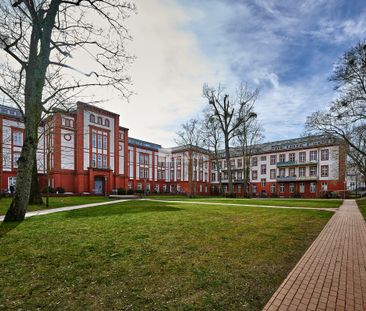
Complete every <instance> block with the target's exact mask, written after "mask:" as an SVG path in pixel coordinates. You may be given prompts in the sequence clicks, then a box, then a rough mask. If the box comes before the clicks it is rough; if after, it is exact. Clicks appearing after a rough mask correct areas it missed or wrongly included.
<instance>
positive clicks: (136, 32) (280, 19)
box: [103, 0, 366, 147]
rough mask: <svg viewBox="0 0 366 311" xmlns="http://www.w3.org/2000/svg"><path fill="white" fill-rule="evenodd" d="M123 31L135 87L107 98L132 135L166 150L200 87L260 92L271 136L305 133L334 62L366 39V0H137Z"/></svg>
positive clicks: (198, 104)
mask: <svg viewBox="0 0 366 311" xmlns="http://www.w3.org/2000/svg"><path fill="white" fill-rule="evenodd" d="M135 3H136V5H137V11H138V14H136V15H132V16H131V17H130V18H129V20H128V22H127V27H128V28H129V29H130V33H131V35H132V36H133V38H134V39H133V41H132V42H130V43H128V45H127V48H128V50H129V51H130V53H132V54H134V55H135V56H136V61H135V62H134V64H133V65H132V66H131V68H130V69H129V74H130V75H131V79H132V82H133V85H132V86H131V90H132V91H133V92H134V93H135V94H134V95H133V96H132V97H131V98H130V101H129V102H126V101H122V100H120V99H117V98H111V99H110V101H108V102H107V103H104V104H103V106H104V107H105V108H106V109H109V110H112V111H114V112H116V113H119V114H120V124H121V126H125V127H128V128H129V129H130V136H132V137H135V138H140V139H143V140H147V141H152V142H155V143H158V144H161V145H163V146H165V147H170V146H172V145H174V138H175V137H176V134H175V133H176V131H177V130H178V129H179V127H180V124H181V123H182V122H184V121H186V120H188V119H189V118H192V117H197V116H198V114H199V112H200V111H201V110H202V108H203V107H205V105H207V103H206V101H205V99H204V98H203V97H202V86H203V84H204V83H208V84H209V85H210V86H217V85H218V84H219V83H221V84H223V85H224V86H226V87H227V89H228V92H231V91H232V90H233V89H235V87H237V86H238V85H239V83H240V82H243V83H247V84H248V85H249V87H251V88H253V89H254V88H259V90H260V95H259V98H258V100H257V103H256V111H257V113H258V119H259V121H260V122H261V124H262V125H263V127H264V130H265V132H264V135H265V141H273V140H281V139H287V138H295V137H298V136H300V135H302V134H303V130H304V122H305V120H306V117H307V116H308V115H310V114H311V113H312V112H314V111H316V110H322V109H326V107H327V106H328V105H329V103H330V102H331V101H332V99H334V98H335V97H336V95H337V94H336V92H335V91H334V89H333V88H334V84H333V83H332V82H330V81H329V76H330V75H331V73H332V68H333V66H334V64H335V62H336V61H337V59H338V58H339V57H340V56H341V55H342V54H343V53H344V52H346V51H347V50H349V49H350V48H351V47H352V46H353V45H355V44H356V43H357V42H358V41H360V40H363V39H366V37H365V35H364V33H365V30H366V7H365V5H364V3H363V1H361V0H353V1H349V0H326V1H323V0H308V1H306V0H303V1H293V0H292V1H290V0H282V1H278V0H248V1H245V0H243V1H237V0H210V1H207V0H206V1H204V0H136V1H135Z"/></svg>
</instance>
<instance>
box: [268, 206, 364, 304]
mask: <svg viewBox="0 0 366 311" xmlns="http://www.w3.org/2000/svg"><path fill="white" fill-rule="evenodd" d="M269 310H299V311H301V310H317V311H321V310H332V311H333V310H336V311H338V310H360V311H362V310H366V224H365V221H364V219H363V217H362V215H361V213H360V211H359V210H358V207H357V204H356V202H355V201H354V200H345V202H344V203H343V205H342V206H341V207H340V209H339V211H337V212H336V213H335V215H334V216H333V217H332V218H331V219H330V221H329V222H328V223H327V225H326V226H325V227H324V229H323V230H322V232H321V233H320V234H319V236H318V237H317V239H316V240H315V241H314V243H313V244H312V245H311V246H310V248H309V249H308V250H307V251H306V253H305V254H304V256H303V257H302V258H301V259H300V261H299V262H298V263H297V265H296V266H295V268H294V269H293V270H292V271H291V272H290V274H289V275H288V276H287V278H286V279H285V281H284V282H283V283H282V284H281V286H280V287H279V288H278V290H277V291H276V292H275V293H274V295H273V296H272V298H271V299H270V300H269V302H268V303H267V305H266V306H265V307H264V309H263V311H269Z"/></svg>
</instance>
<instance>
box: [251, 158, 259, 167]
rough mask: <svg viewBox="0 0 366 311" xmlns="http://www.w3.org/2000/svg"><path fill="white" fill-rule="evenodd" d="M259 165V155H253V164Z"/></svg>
mask: <svg viewBox="0 0 366 311" xmlns="http://www.w3.org/2000/svg"><path fill="white" fill-rule="evenodd" d="M257 165H258V158H257V157H253V158H252V166H257Z"/></svg>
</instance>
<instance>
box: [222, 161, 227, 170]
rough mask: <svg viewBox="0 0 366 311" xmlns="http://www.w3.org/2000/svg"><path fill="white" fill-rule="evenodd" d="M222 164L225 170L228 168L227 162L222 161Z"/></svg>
mask: <svg viewBox="0 0 366 311" xmlns="http://www.w3.org/2000/svg"><path fill="white" fill-rule="evenodd" d="M222 163H223V167H224V168H227V163H226V160H224V161H222Z"/></svg>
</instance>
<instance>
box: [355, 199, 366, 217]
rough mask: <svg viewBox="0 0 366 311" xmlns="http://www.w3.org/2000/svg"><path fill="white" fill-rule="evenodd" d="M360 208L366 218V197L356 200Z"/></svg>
mask: <svg viewBox="0 0 366 311" xmlns="http://www.w3.org/2000/svg"><path fill="white" fill-rule="evenodd" d="M356 202H357V205H358V208H359V209H360V211H361V213H362V215H363V218H365V220H366V198H362V199H358V200H356Z"/></svg>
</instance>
